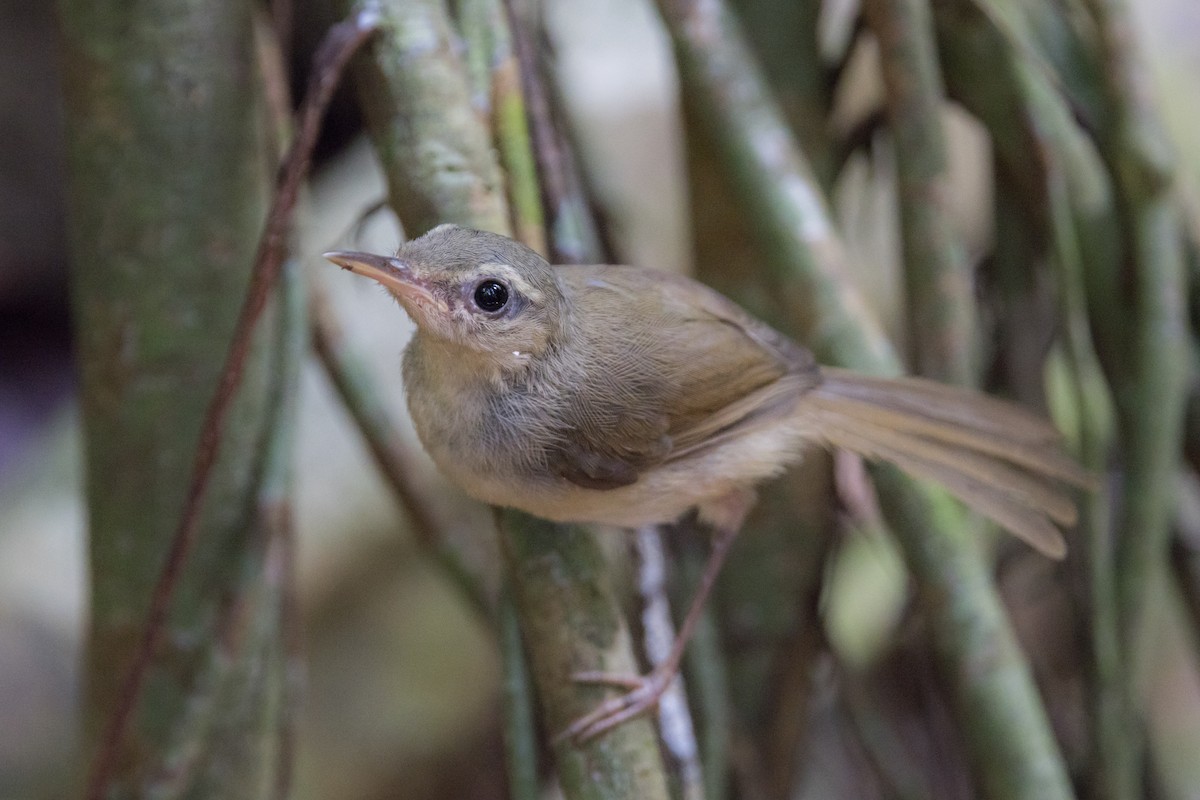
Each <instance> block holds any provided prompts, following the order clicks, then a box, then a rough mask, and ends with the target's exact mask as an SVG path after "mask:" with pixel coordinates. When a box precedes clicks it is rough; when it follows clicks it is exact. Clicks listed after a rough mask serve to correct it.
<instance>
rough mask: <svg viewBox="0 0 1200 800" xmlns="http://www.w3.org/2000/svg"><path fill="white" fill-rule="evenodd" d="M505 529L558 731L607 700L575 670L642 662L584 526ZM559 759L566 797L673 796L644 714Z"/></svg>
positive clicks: (509, 520) (552, 724) (627, 670)
mask: <svg viewBox="0 0 1200 800" xmlns="http://www.w3.org/2000/svg"><path fill="white" fill-rule="evenodd" d="M504 527H505V528H506V529H507V530H506V533H507V534H508V535H506V536H504V537H503V540H504V544H505V547H506V548H507V549H508V558H509V563H510V564H511V566H512V574H513V588H514V591H515V595H516V600H517V607H518V609H520V611H521V627H522V631H523V633H524V636H525V641H526V642H527V643H528V645H529V650H530V654H529V655H530V665H531V667H532V672H533V676H534V681H535V682H536V684H537V687H538V695H539V697H540V698H541V700H542V705H543V713H544V719H545V723H546V726H547V728H548V730H549V731H550V732H551V733H552V734H553V733H556V732H558V731H561V730H564V729H565V728H566V727H567V726H568V725H570V724H571V722H573V721H574V720H575V719H577V718H578V717H580V716H582V715H583V714H586V713H587V712H588V711H590V710H591V709H592V708H594V707H595V705H596V704H598V703H600V702H601V701H602V700H603V699H604V697H605V695H606V694H607V691H606V690H604V689H602V688H599V687H582V688H581V687H579V686H578V685H576V684H575V683H574V682H573V681H572V680H571V675H572V674H573V673H575V672H579V671H584V670H586V671H591V670H597V671H601V672H610V673H617V674H633V673H636V672H637V669H638V665H637V661H636V659H634V658H633V648H632V642H631V640H630V636H629V629H628V627H627V625H626V622H625V617H624V615H623V614H622V613H621V610H620V603H619V602H618V601H617V598H616V596H615V594H614V589H613V586H612V583H611V581H610V578H609V573H610V571H609V569H608V566H607V564H606V563H605V558H604V554H603V552H602V550H601V548H600V547H599V544H598V542H597V541H596V539H595V537H594V536H593V535H592V534H590V533H589V532H588V531H586V530H584V529H583V528H579V527H574V526H561V525H551V524H550V523H547V522H543V521H541V520H538V519H535V518H533V517H529V516H526V515H524V514H520V513H517V512H508V513H506V514H505V515H504ZM547 576H553V579H552V580H548V579H547ZM531 611H536V612H537V613H530V612H531ZM572 632H574V634H575V635H570V634H571V633H572ZM555 754H556V756H557V758H558V774H559V778H560V779H561V780H562V782H563V789H564V790H565V792H566V793H567V796H568V797H577V798H586V800H602V799H603V800H609V799H610V798H611V800H619V799H623V798H630V797H636V798H639V800H641V799H642V798H645V800H666V798H667V797H669V795H668V793H667V784H666V776H665V772H664V771H663V768H662V762H661V758H660V756H659V753H658V746H657V743H656V742H655V739H654V731H653V728H652V726H651V723H650V720H649V719H647V718H645V717H643V718H641V719H636V720H631V721H630V722H626V723H624V724H622V725H620V726H619V727H617V728H616V729H614V730H613V731H610V732H609V733H607V734H605V735H604V736H601V737H598V738H597V739H594V740H592V741H590V742H588V743H587V744H586V745H584V746H583V747H577V746H575V745H574V744H573V743H572V742H570V741H569V740H563V741H559V742H557V743H556V746H555Z"/></svg>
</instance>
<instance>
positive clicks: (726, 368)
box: [555, 266, 820, 489]
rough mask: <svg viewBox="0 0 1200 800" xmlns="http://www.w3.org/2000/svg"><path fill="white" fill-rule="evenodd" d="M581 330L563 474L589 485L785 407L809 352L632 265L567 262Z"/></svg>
mask: <svg viewBox="0 0 1200 800" xmlns="http://www.w3.org/2000/svg"><path fill="white" fill-rule="evenodd" d="M559 269H560V276H561V277H562V279H563V282H564V284H565V285H566V287H567V289H568V292H569V294H570V296H571V300H572V305H573V308H572V311H571V313H572V315H573V319H574V320H575V321H576V323H577V324H576V326H575V328H574V330H575V332H574V333H573V335H575V336H579V337H581V340H580V341H579V342H577V343H576V345H577V346H576V347H575V348H573V350H574V351H577V352H580V353H583V354H586V355H585V356H583V357H581V359H580V364H579V365H578V369H577V370H576V371H577V373H578V374H579V375H580V376H581V377H580V379H579V380H578V381H577V385H576V386H575V387H573V388H572V390H571V391H570V395H569V399H568V402H567V404H566V406H567V408H566V411H565V422H566V427H567V428H568V430H567V432H566V435H564V436H563V437H562V444H561V446H560V448H559V451H558V452H556V454H555V458H556V459H557V461H558V463H557V465H556V466H557V467H558V471H559V473H560V474H561V475H563V476H564V477H565V478H567V479H568V480H570V481H572V482H574V483H576V484H578V485H581V486H587V487H589V488H597V489H603V488H615V487H617V486H624V485H627V484H629V483H633V482H634V481H636V480H637V477H638V475H639V473H640V472H642V471H643V470H645V469H648V468H651V467H654V466H656V465H658V464H662V463H665V462H669V461H671V460H674V459H678V458H683V457H687V456H691V455H695V454H697V453H699V452H702V451H704V450H705V449H708V448H710V447H713V446H715V445H717V444H719V443H722V442H724V441H727V440H728V439H729V438H732V437H736V436H738V435H741V434H742V433H744V432H745V431H746V430H747V429H748V428H749V427H751V426H756V425H759V424H762V423H768V422H770V421H772V420H774V419H776V418H779V417H782V416H783V415H785V414H786V413H788V412H789V411H790V410H791V409H792V408H793V407H794V405H795V401H796V400H797V399H798V398H799V397H800V396H801V395H802V394H804V393H805V392H806V391H808V390H809V389H811V388H812V387H813V386H815V385H817V384H818V383H819V382H820V370H819V368H818V367H817V365H816V362H815V361H814V360H813V358H812V355H811V354H810V353H809V352H808V351H807V350H805V349H804V348H802V347H800V346H799V345H797V344H796V343H794V342H792V341H791V340H790V339H788V338H787V337H785V336H783V335H782V334H780V333H778V332H777V331H775V330H773V329H772V328H770V327H769V326H767V325H765V324H764V323H762V322H759V321H758V320H756V319H754V318H753V317H751V316H750V315H749V314H747V313H746V312H745V311H743V310H742V309H741V308H739V307H738V306H737V305H735V304H734V303H732V302H731V301H729V300H727V299H726V298H725V297H723V296H722V295H720V294H718V293H717V292H715V291H713V290H711V289H709V288H708V287H706V286H704V285H702V284H699V283H697V282H695V281H692V280H689V279H687V278H683V277H679V276H675V275H670V274H667V273H661V272H655V271H651V270H640V269H636V268H632V267H614V266H592V267H562V268H559Z"/></svg>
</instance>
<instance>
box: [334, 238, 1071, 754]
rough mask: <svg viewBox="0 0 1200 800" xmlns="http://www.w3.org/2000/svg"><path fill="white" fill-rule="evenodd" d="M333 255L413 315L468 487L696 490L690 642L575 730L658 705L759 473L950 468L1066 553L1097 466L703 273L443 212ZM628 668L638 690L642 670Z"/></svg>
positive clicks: (648, 503) (408, 379) (444, 446)
mask: <svg viewBox="0 0 1200 800" xmlns="http://www.w3.org/2000/svg"><path fill="white" fill-rule="evenodd" d="M325 258H327V259H328V260H330V261H332V262H333V263H335V264H337V265H339V266H341V267H342V268H344V269H347V270H350V271H351V272H354V273H356V274H358V275H361V276H365V277H367V278H370V279H373V280H375V281H376V282H378V283H379V284H381V285H382V286H383V287H384V288H385V289H386V290H387V291H388V292H389V293H390V294H391V295H392V296H393V297H394V298H395V299H396V300H397V301H398V302H399V304H400V305H401V306H402V307H403V309H404V310H405V312H407V314H408V315H409V317H411V319H412V321H413V322H414V323H415V325H416V331H415V333H414V335H413V338H412V339H411V341H410V342H409V344H408V346H407V347H406V349H405V352H404V357H403V375H404V386H405V392H406V396H407V402H408V409H409V412H410V414H411V417H412V420H413V424H414V427H415V429H416V432H417V435H418V438H419V439H420V441H421V443H422V446H423V447H424V448H425V450H426V451H427V452H428V454H429V455H430V457H431V458H432V459H433V461H434V463H435V464H436V465H437V467H438V468H439V470H440V471H441V472H443V473H444V474H445V475H446V476H447V477H448V478H449V479H450V480H451V481H452V482H453V483H455V484H457V485H458V486H459V487H460V488H462V489H463V490H464V491H465V492H466V493H467V494H468V495H470V496H472V497H474V498H476V499H478V500H481V501H483V502H485V503H489V504H492V505H494V506H500V507H511V508H516V509H520V510H522V511H525V512H527V513H529V514H532V515H534V516H537V517H541V518H544V519H548V520H551V521H556V522H567V523H597V524H603V525H611V526H619V527H624V528H637V527H641V526H646V525H657V524H666V523H672V522H674V521H676V520H678V519H680V518H681V517H682V516H683V515H685V514H687V513H688V512H690V511H691V510H693V509H695V510H697V511H698V512H699V517H700V519H701V520H703V521H705V522H707V523H708V524H709V525H710V526H711V528H712V530H713V541H712V554H711V555H710V558H709V563H708V565H707V567H706V571H705V575H704V578H703V579H702V581H701V586H700V589H699V590H698V591H697V594H696V597H695V598H694V599H693V601H692V605H691V607H690V609H689V611H688V613H687V615H686V616H685V618H684V621H683V624H682V625H681V626H680V630H679V633H678V635H677V637H676V640H675V643H674V645H673V646H672V649H671V652H670V654H669V655H668V657H667V659H665V660H664V661H663V662H662V663H661V664H659V665H658V666H657V667H655V668H654V670H653V671H651V673H649V674H648V675H647V676H639V677H637V678H636V679H634V678H630V677H629V676H612V675H606V674H600V673H584V674H579V675H577V676H576V677H577V679H579V680H581V681H587V682H595V683H609V684H614V685H620V686H624V687H627V688H629V691H628V692H627V693H626V694H624V695H621V696H619V697H615V698H612V699H610V700H608V701H606V702H605V703H602V704H601V705H600V706H598V707H597V708H596V709H595V710H594V711H592V712H591V713H589V714H587V715H585V716H583V717H581V718H580V719H579V720H576V721H575V722H574V723H572V725H570V726H569V727H568V728H567V729H566V730H565V731H564V732H563V734H562V735H564V736H567V737H570V738H572V739H574V740H576V741H580V742H582V741H587V740H589V739H591V738H594V737H596V736H598V735H600V734H602V733H604V732H605V731H608V730H610V729H612V728H613V727H615V726H616V725H619V724H621V723H622V722H624V721H625V720H627V719H630V718H632V717H635V716H638V715H640V714H643V713H645V712H646V711H648V710H650V709H652V708H654V707H655V706H656V705H657V702H658V700H659V698H660V697H661V695H662V694H663V692H664V691H665V690H666V688H667V687H668V686H669V684H670V681H671V680H672V679H673V677H674V675H675V674H676V673H677V672H678V670H679V665H680V662H681V660H682V656H683V652H684V649H685V646H686V643H687V641H688V639H689V638H690V636H691V633H692V632H693V630H694V627H695V624H696V622H697V621H698V619H699V617H700V615H701V611H702V609H703V606H704V603H705V601H706V599H707V596H708V594H709V591H710V590H711V587H712V584H713V582H714V581H715V578H716V575H717V574H718V572H719V570H720V568H721V565H722V563H723V561H724V558H725V555H726V554H727V553H728V550H729V546H730V545H731V543H732V541H733V539H734V537H735V536H736V535H737V532H738V531H739V530H740V528H741V524H742V522H743V520H744V518H745V516H746V514H747V513H748V511H749V509H750V508H751V507H752V505H753V501H754V487H755V486H756V485H757V484H759V483H761V482H762V481H764V480H766V479H768V478H770V477H772V476H775V475H777V474H779V473H781V472H782V471H784V470H785V469H787V468H788V467H789V466H790V465H792V464H794V463H796V462H797V461H798V460H800V459H801V458H802V457H803V454H804V453H805V451H806V450H808V449H810V448H812V447H824V448H827V449H835V448H841V449H845V450H849V451H851V452H854V453H857V454H859V455H861V456H862V457H864V458H865V459H867V460H882V461H888V462H891V463H893V464H895V465H896V466H898V467H899V468H900V469H902V470H904V471H906V472H908V473H909V474H910V475H912V476H913V477H916V478H920V479H927V480H931V481H934V482H936V483H938V484H940V485H942V486H943V487H944V488H945V489H946V490H948V491H949V492H950V494H952V495H953V496H955V497H956V498H958V499H959V500H960V501H962V502H963V503H964V504H965V505H967V506H968V507H969V508H971V509H973V510H974V511H976V512H978V513H980V514H982V515H983V516H985V517H988V518H990V519H992V520H993V521H995V522H996V523H998V524H999V525H1000V526H1002V527H1004V528H1005V529H1007V530H1008V531H1010V532H1012V533H1013V534H1015V535H1016V536H1017V537H1019V538H1020V539H1022V540H1024V541H1025V542H1027V543H1028V544H1029V545H1031V546H1032V547H1034V548H1035V549H1036V550H1038V551H1040V552H1041V553H1043V554H1045V555H1047V556H1049V557H1051V558H1062V557H1063V556H1064V555H1065V553H1066V542H1065V539H1064V537H1063V534H1062V532H1061V531H1060V529H1059V527H1060V526H1062V527H1069V526H1071V525H1073V524H1074V523H1075V521H1076V516H1077V512H1076V505H1075V501H1074V498H1073V495H1072V487H1077V488H1090V487H1092V485H1093V479H1092V477H1091V476H1090V475H1089V474H1088V473H1087V472H1086V471H1085V470H1084V469H1083V468H1082V467H1080V466H1079V465H1078V463H1077V462H1076V461H1075V460H1073V459H1072V458H1071V457H1070V456H1069V455H1067V454H1066V452H1065V450H1064V449H1063V445H1062V440H1061V437H1060V435H1059V434H1058V432H1057V431H1056V430H1055V429H1054V427H1053V426H1052V425H1051V424H1050V423H1049V422H1047V421H1046V420H1044V419H1043V418H1041V417H1040V416H1038V415H1036V414H1034V413H1032V412H1031V411H1028V410H1026V409H1024V408H1022V407H1020V406H1017V405H1015V404H1012V403H1009V402H1006V401H1003V400H999V399H997V398H993V397H990V396H987V395H984V394H981V393H978V392H974V391H971V390H967V389H962V388H958V387H953V386H949V385H945V384H941V383H937V382H934V381H930V380H925V379H921V378H914V377H899V378H884V377H877V376H872V375H865V374H859V373H856V372H852V371H849V370H845V369H837V368H833V367H829V366H823V365H820V364H818V363H817V360H816V359H815V357H814V356H813V354H812V353H811V352H810V351H809V350H808V349H806V348H804V347H803V346H801V345H800V344H798V343H797V342H795V341H793V340H792V339H790V338H789V337H787V336H785V335H784V334H782V333H780V332H778V331H776V330H775V329H773V328H772V327H770V326H769V325H767V324H766V323H764V322H762V321H760V320H758V319H756V318H754V317H753V316H751V315H750V314H749V313H748V312H746V311H744V310H743V309H742V308H741V307H740V306H738V305H737V304H736V303H734V302H733V301H731V300H729V299H728V298H726V297H725V296H723V295H722V294H720V293H718V292H717V291H715V290H713V289H711V288H709V287H708V286H705V285H704V284H702V283H700V282H698V281H695V280H692V279H690V278H687V277H684V276H681V275H676V274H673V273H667V272H663V271H658V270H653V269H644V268H638V267H632V266H620V265H609V264H602V265H560V266H551V265H550V264H549V263H548V262H547V261H546V259H544V258H543V257H542V256H541V255H539V254H538V253H536V252H535V251H533V250H531V249H529V248H528V247H526V246H525V245H523V244H521V243H519V242H517V241H515V240H513V239H510V238H508V237H506V236H503V235H500V234H497V233H491V232H487V231H479V230H474V229H471V228H465V227H460V226H457V225H452V224H445V225H439V226H437V227H435V228H433V229H431V230H430V231H428V232H427V233H425V234H424V235H422V236H420V237H418V238H415V239H412V240H410V241H408V242H406V243H404V244H403V245H401V246H400V248H399V249H398V251H397V252H396V253H395V254H394V255H391V256H383V255H376V254H372V253H363V252H352V251H334V252H329V253H325ZM630 687H631V688H630Z"/></svg>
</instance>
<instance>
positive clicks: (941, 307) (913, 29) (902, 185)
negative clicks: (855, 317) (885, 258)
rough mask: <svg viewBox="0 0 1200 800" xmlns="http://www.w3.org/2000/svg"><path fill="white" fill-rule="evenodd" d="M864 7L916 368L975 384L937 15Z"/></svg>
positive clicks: (967, 278) (921, 8)
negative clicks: (881, 91) (878, 72)
mask: <svg viewBox="0 0 1200 800" xmlns="http://www.w3.org/2000/svg"><path fill="white" fill-rule="evenodd" d="M863 10H864V11H865V12H866V18H867V21H868V23H869V24H870V27H871V29H872V30H873V31H874V33H875V38H876V39H877V40H878V42H879V46H880V58H881V62H882V64H881V66H882V70H883V81H884V85H885V86H886V88H887V97H886V99H887V109H888V127H889V128H890V129H891V132H892V140H893V143H894V146H895V149H896V178H897V181H896V182H897V190H898V193H899V200H900V234H901V241H902V243H903V256H904V276H905V282H906V283H905V286H906V289H907V295H908V296H907V302H906V303H905V307H906V308H907V310H908V332H909V336H910V349H911V352H912V359H911V363H912V364H913V366H914V369H915V372H916V373H917V374H919V375H925V376H927V377H930V378H936V379H938V380H941V381H945V382H947V383H957V384H959V385H965V386H969V385H972V384H974V383H975V382H976V380H975V369H974V361H975V358H974V355H975V353H974V351H975V347H974V340H975V337H974V330H975V326H974V322H975V320H974V316H975V314H974V311H973V309H974V291H973V289H972V280H971V274H970V270H969V267H968V265H967V263H966V257H965V254H964V253H963V249H962V246H961V243H960V242H959V241H958V235H957V233H956V231H955V230H954V222H953V218H952V216H951V214H950V210H951V209H950V205H951V202H952V200H951V197H950V154H949V150H948V144H947V140H946V134H945V129H944V127H943V124H944V117H943V112H944V108H945V89H944V88H943V86H942V76H941V69H940V67H939V64H938V60H937V48H936V46H935V43H934V37H933V19H932V16H931V14H930V10H929V5H928V2H927V0H867V1H866V2H865V3H864V5H863Z"/></svg>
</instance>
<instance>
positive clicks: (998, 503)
mask: <svg viewBox="0 0 1200 800" xmlns="http://www.w3.org/2000/svg"><path fill="white" fill-rule="evenodd" d="M806 401H807V403H806V408H807V413H809V414H811V415H813V418H814V422H815V423H817V424H816V425H815V427H816V428H817V429H818V430H820V431H821V433H822V436H823V437H825V439H826V440H827V442H828V443H829V444H830V445H833V446H835V447H842V448H845V449H847V450H851V451H854V452H856V453H859V454H860V455H862V456H864V457H866V458H870V459H884V460H887V461H891V462H893V463H895V464H896V465H897V466H899V467H900V468H901V469H903V470H905V471H906V472H909V473H910V474H912V475H914V476H915V477H920V478H926V479H929V480H933V481H936V482H937V483H940V484H941V485H942V486H943V487H945V488H946V489H947V490H948V491H949V492H950V493H951V494H953V495H954V496H955V497H957V498H958V499H959V500H961V501H962V502H963V503H965V504H966V505H967V506H969V507H970V508H972V509H973V510H975V511H977V512H979V513H980V514H983V515H984V516H986V517H989V518H990V519H992V520H994V521H995V522H997V523H999V524H1000V525H1002V526H1004V527H1005V528H1007V529H1008V530H1009V531H1011V532H1012V533H1014V534H1015V535H1017V536H1018V537H1020V538H1021V539H1023V540H1025V541H1026V542H1028V543H1029V544H1030V545H1032V546H1033V547H1035V548H1037V549H1038V550H1040V551H1041V552H1043V553H1045V554H1046V555H1048V556H1051V557H1054V558H1061V557H1062V556H1063V555H1065V553H1066V543H1065V541H1064V540H1063V537H1062V534H1061V532H1060V531H1059V530H1058V528H1056V527H1055V525H1054V523H1058V524H1060V525H1072V524H1074V522H1075V520H1076V516H1077V511H1076V508H1075V503H1074V501H1073V500H1072V498H1071V496H1070V494H1069V493H1068V492H1067V490H1066V489H1065V488H1064V486H1063V484H1067V485H1072V486H1079V487H1090V486H1092V485H1094V479H1093V478H1092V476H1091V475H1089V474H1088V473H1087V472H1086V471H1084V470H1083V469H1082V468H1081V467H1080V466H1079V465H1078V464H1076V463H1075V462H1074V461H1073V460H1072V459H1071V458H1070V457H1069V456H1067V455H1066V454H1065V453H1064V452H1063V451H1062V449H1061V444H1060V442H1059V436H1058V433H1057V432H1056V431H1055V430H1054V428H1053V427H1052V426H1051V425H1050V424H1049V423H1048V422H1046V421H1044V420H1042V419H1041V418H1039V417H1037V416H1035V415H1034V414H1031V413H1030V412H1028V411H1026V410H1024V409H1021V408H1019V407H1017V406H1014V405H1011V404H1009V403H1005V402H1003V401H1000V400H996V399H994V398H990V397H986V396H984V395H980V394H977V393H974V392H968V391H964V390H962V389H957V388H954V387H951V386H945V385H943V384H938V383H933V382H932V381H924V380H920V379H915V378H901V379H896V380H890V379H885V378H874V377H868V376H860V375H856V374H853V373H848V372H843V371H840V370H828V371H827V373H826V380H825V381H824V382H823V383H822V384H821V385H820V386H819V387H817V388H816V389H815V390H813V391H812V392H811V393H810V394H809V395H808V396H807V398H806Z"/></svg>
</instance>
